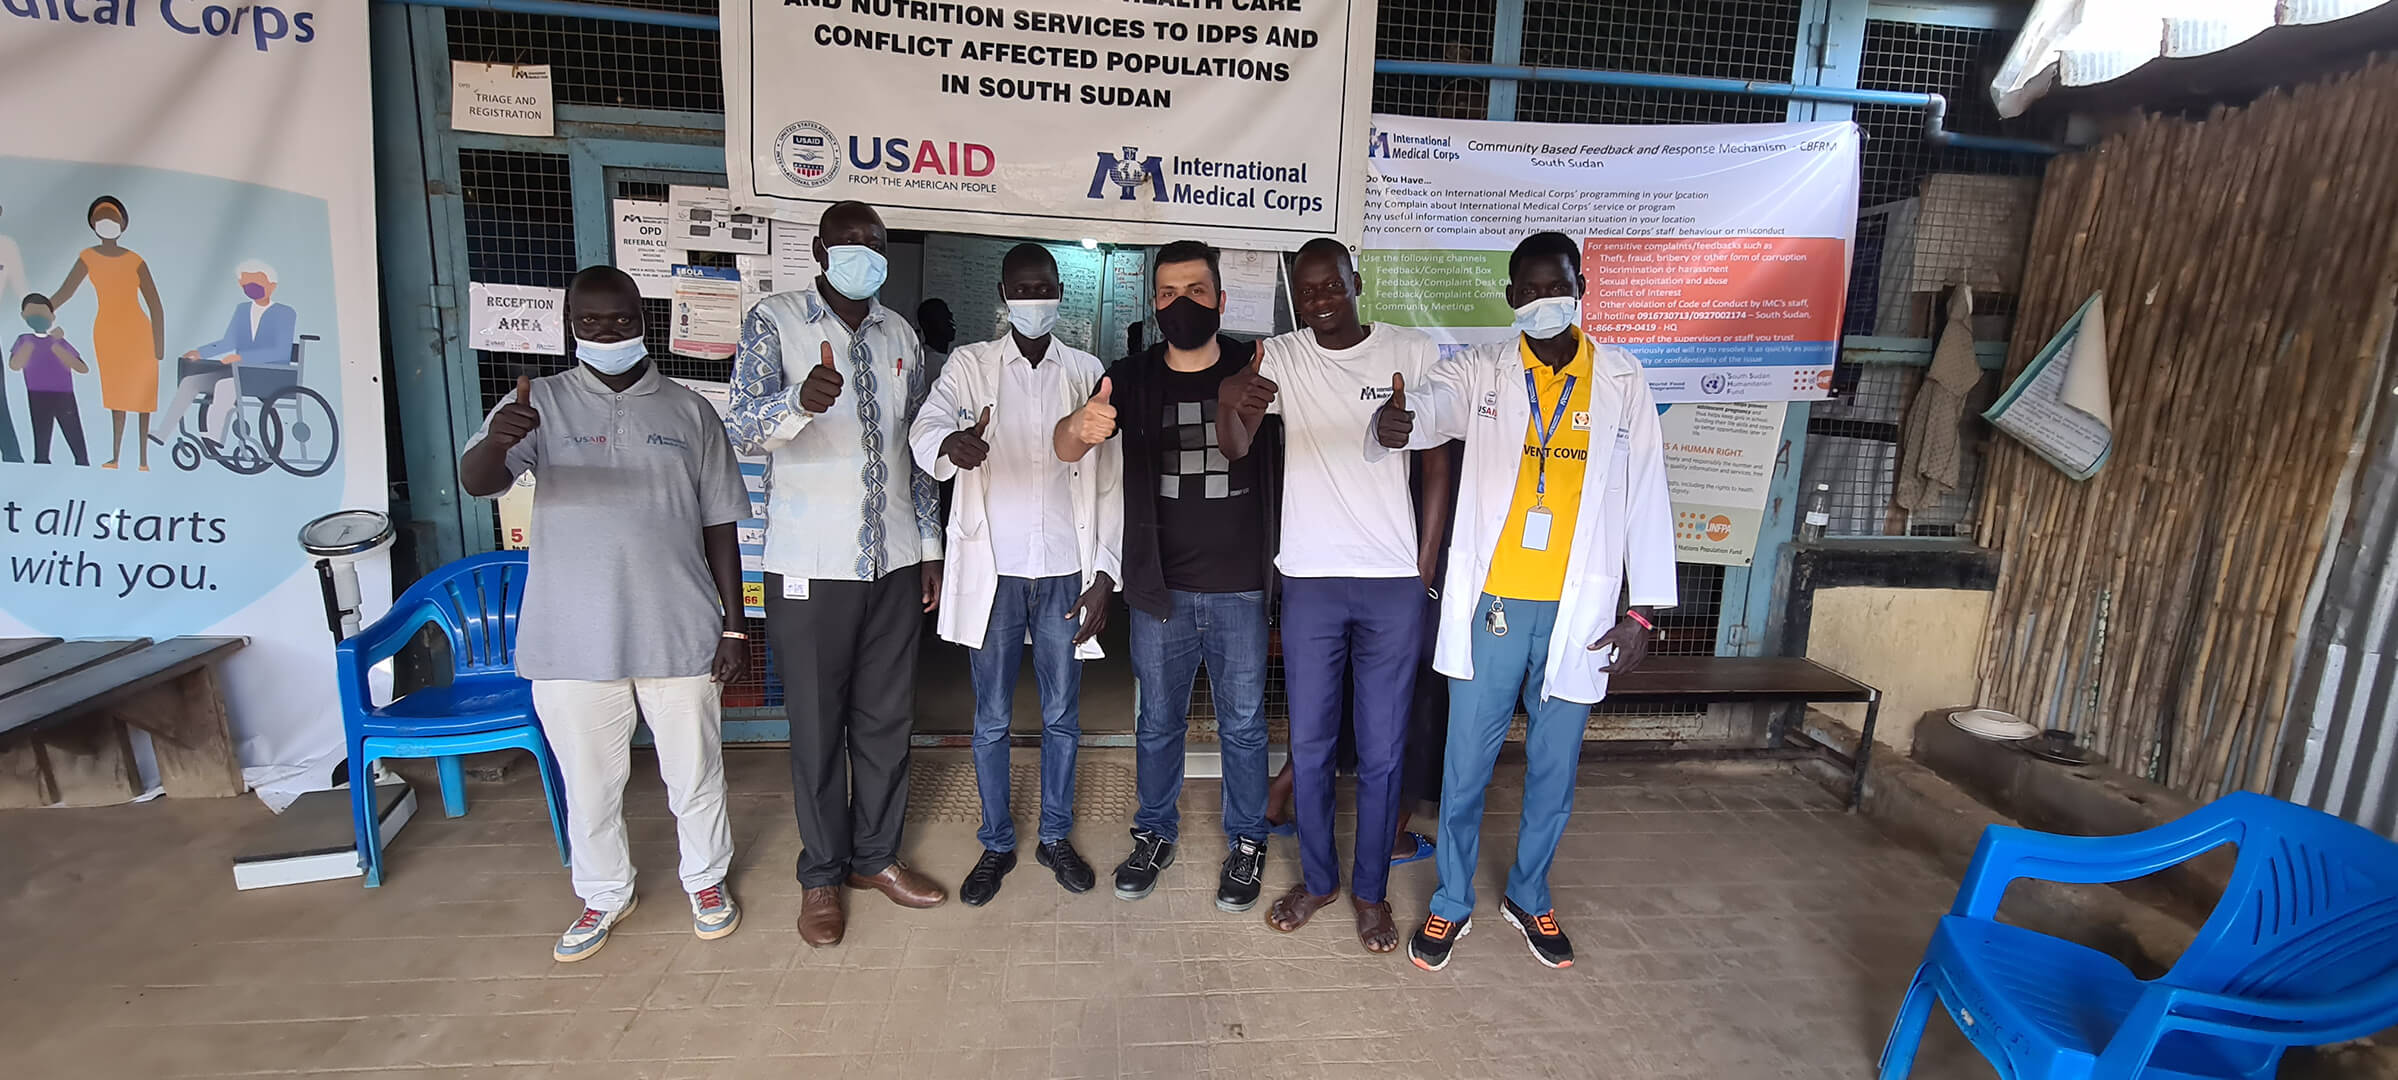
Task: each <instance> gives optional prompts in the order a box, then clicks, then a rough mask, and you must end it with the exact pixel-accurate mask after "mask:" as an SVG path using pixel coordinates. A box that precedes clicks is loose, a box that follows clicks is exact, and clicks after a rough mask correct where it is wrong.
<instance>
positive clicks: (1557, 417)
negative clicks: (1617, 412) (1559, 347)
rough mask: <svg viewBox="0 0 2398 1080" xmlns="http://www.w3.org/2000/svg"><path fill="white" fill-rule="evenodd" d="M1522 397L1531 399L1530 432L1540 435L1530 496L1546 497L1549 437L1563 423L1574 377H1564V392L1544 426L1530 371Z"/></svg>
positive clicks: (1571, 398) (1537, 391)
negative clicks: (1536, 469) (1538, 454)
mask: <svg viewBox="0 0 2398 1080" xmlns="http://www.w3.org/2000/svg"><path fill="white" fill-rule="evenodd" d="M1524 396H1525V397H1528V398H1530V399H1532V430H1533V431H1534V432H1536V433H1538V434H1539V435H1540V468H1539V471H1538V472H1537V473H1536V474H1535V479H1534V480H1533V482H1532V494H1534V495H1535V496H1539V495H1546V494H1548V493H1549V437H1550V436H1552V435H1555V434H1557V429H1558V427H1559V425H1562V424H1564V423H1565V406H1566V403H1567V402H1570V401H1572V400H1574V377H1573V376H1571V375H1568V376H1566V377H1565V392H1564V393H1562V394H1559V395H1557V407H1556V408H1555V409H1553V410H1551V411H1550V413H1549V422H1548V423H1546V424H1543V423H1541V422H1540V391H1539V390H1536V389H1534V388H1533V385H1532V372H1531V370H1530V369H1526V370H1525V371H1524Z"/></svg>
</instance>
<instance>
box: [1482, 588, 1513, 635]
mask: <svg viewBox="0 0 2398 1080" xmlns="http://www.w3.org/2000/svg"><path fill="white" fill-rule="evenodd" d="M1482 625H1484V626H1487V627H1490V636H1492V637H1506V636H1507V602H1506V601H1504V600H1501V599H1499V598H1498V597H1496V596H1494V597H1491V598H1490V610H1489V611H1486V612H1483V613H1482Z"/></svg>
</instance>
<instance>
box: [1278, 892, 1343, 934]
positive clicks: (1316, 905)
mask: <svg viewBox="0 0 2398 1080" xmlns="http://www.w3.org/2000/svg"><path fill="white" fill-rule="evenodd" d="M1339 895H1340V894H1339V893H1332V894H1330V895H1326V896H1311V895H1309V894H1308V891H1307V883H1306V882H1300V883H1299V884H1297V885H1293V886H1291V891H1289V892H1286V893H1284V894H1282V895H1281V896H1278V897H1276V898H1275V899H1274V902H1273V903H1272V904H1271V905H1268V906H1267V908H1266V925H1267V926H1271V927H1273V928H1274V929H1276V930H1280V931H1282V932H1283V933H1285V934H1288V933H1291V932H1293V931H1295V930H1297V929H1299V928H1300V927H1302V926H1305V925H1307V920H1309V919H1312V918H1315V917H1316V912H1318V911H1321V910H1323V909H1324V906H1325V905H1327V904H1330V903H1332V901H1333V899H1334V897H1337V896H1339Z"/></svg>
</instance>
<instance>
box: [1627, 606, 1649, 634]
mask: <svg viewBox="0 0 2398 1080" xmlns="http://www.w3.org/2000/svg"><path fill="white" fill-rule="evenodd" d="M1624 617H1625V618H1627V619H1630V620H1632V621H1633V622H1636V623H1639V624H1640V628H1641V629H1643V630H1655V629H1657V624H1656V623H1653V622H1650V621H1649V620H1648V617H1647V616H1645V615H1642V614H1641V613H1640V612H1638V611H1634V610H1632V609H1631V608H1625V609H1624Z"/></svg>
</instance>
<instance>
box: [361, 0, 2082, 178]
mask: <svg viewBox="0 0 2398 1080" xmlns="http://www.w3.org/2000/svg"><path fill="white" fill-rule="evenodd" d="M382 2H384V3H399V4H406V5H409V6H413V7H441V8H463V9H466V10H470V11H497V12H506V13H509V14H516V15H555V16H563V17H567V18H577V19H602V20H607V21H610V22H620V23H630V24H633V25H637V26H667V27H674V28H677V29H683V30H715V29H718V27H719V25H720V24H719V22H718V20H717V18H716V17H715V16H713V15H691V14H684V13H680V12H671V11H651V10H648V9H645V8H634V7H619V6H617V5H614V4H596V3H591V2H590V0H382ZM1374 73H1375V74H1377V75H1422V76H1430V77H1432V78H1453V79H1511V80H1514V81H1516V82H1519V83H1523V82H1563V83H1578V84H1581V85H1584V86H1624V87H1631V88H1634V89H1642V90H1688V91H1695V92H1699V93H1708V94H1745V95H1747V96H1750V97H1769V98H1782V99H1786V100H1788V99H1795V100H1798V101H1828V102H1833V103H1835V104H1842V105H1888V106H1893V107H1896V108H1902V109H1922V110H1923V138H1924V141H1925V142H1928V143H1931V144H1932V145H1934V146H1944V147H1954V148H1956V149H1959V150H1994V151H1998V152H2000V153H2007V154H2055V153H2057V152H2059V151H2060V150H2062V149H2063V148H2062V147H2059V146H2057V145H2055V144H2053V143H2045V142H2040V141H2038V140H2034V139H2007V138H1999V137H1996V136H1990V135H1961V134H1958V133H1957V132H1954V131H1950V130H1948V98H1947V97H1945V96H1943V95H1940V94H1918V93H1910V92H1907V91H1902V90H1851V89H1847V88H1844V87H1835V86H1800V85H1798V84H1796V83H1777V82H1759V81H1757V80H1754V79H1718V78H1710V77H1708V76H1704V75H1656V74H1651V73H1648V72H1642V71H1595V70H1592V69H1589V68H1560V67H1533V66H1530V65H1525V64H1471V63H1453V62H1448V61H1439V60H1376V61H1374Z"/></svg>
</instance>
